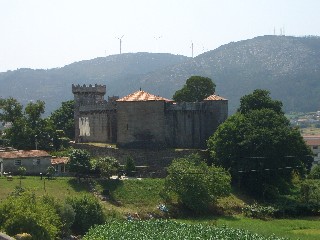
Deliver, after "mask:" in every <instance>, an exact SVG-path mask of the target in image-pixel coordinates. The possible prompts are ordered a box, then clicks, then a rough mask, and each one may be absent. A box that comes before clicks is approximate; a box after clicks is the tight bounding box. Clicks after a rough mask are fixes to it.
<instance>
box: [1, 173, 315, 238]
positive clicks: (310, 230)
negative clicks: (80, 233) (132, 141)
mask: <svg viewBox="0 0 320 240" xmlns="http://www.w3.org/2000/svg"><path fill="white" fill-rule="evenodd" d="M314 181H318V180H314ZM43 183H44V181H43V180H42V181H41V180H40V177H28V176H27V177H26V178H25V179H23V181H22V187H24V188H28V189H31V190H32V191H33V192H34V193H35V194H36V197H39V196H42V195H48V196H54V197H55V198H56V199H57V201H58V202H60V203H61V204H64V202H65V199H66V198H67V197H68V196H72V197H75V198H78V197H81V196H82V195H83V194H84V193H90V188H89V184H88V182H87V181H82V182H81V183H78V182H77V180H76V179H73V178H65V177H64V178H59V177H57V178H55V179H53V180H46V181H45V186H46V191H45V190H44V186H43ZM93 183H94V188H95V189H96V190H97V191H98V192H99V193H102V192H103V191H104V190H106V189H108V190H109V193H110V195H109V197H108V199H107V200H105V201H102V202H101V204H102V205H103V206H104V211H105V213H106V214H107V216H108V220H109V221H110V220H111V219H112V218H117V219H118V220H120V219H123V218H124V216H125V215H126V214H127V213H128V212H130V213H135V212H138V213H139V215H140V216H141V218H144V219H145V218H148V214H150V213H151V214H152V215H153V216H154V217H156V218H158V217H163V215H161V213H160V210H159V209H158V208H157V207H158V205H159V203H161V201H163V200H162V198H161V192H162V189H163V187H164V179H142V180H124V181H121V180H112V179H111V180H102V179H97V180H95V181H94V182H93ZM300 183H303V181H299V182H297V183H296V184H298V185H297V187H298V189H297V191H295V192H293V193H292V194H296V198H297V199H298V198H300V197H299V196H300V187H299V184H300ZM16 185H19V179H18V178H15V177H14V179H13V181H7V180H6V179H5V178H3V177H2V178H0V186H1V188H0V204H1V202H3V201H5V198H7V197H8V195H9V193H11V192H12V191H13V190H14V188H15V186H16ZM57 189H59V191H57ZM292 197H294V195H292V196H291V198H292ZM241 199H245V203H247V204H248V205H252V202H253V200H252V199H251V198H248V197H247V196H243V195H241V194H239V193H238V192H237V191H235V190H233V194H232V195H231V196H229V197H226V198H221V199H218V202H217V206H220V208H221V210H220V214H221V215H216V214H215V215H212V214H210V213H209V212H208V214H204V215H202V216H198V217H194V216H193V215H181V214H180V215H179V214H178V213H179V212H175V210H174V209H173V208H172V207H170V206H168V208H169V213H168V214H169V216H175V217H176V220H177V221H179V222H181V221H182V222H187V223H190V224H202V225H203V227H205V226H206V225H210V226H212V225H214V226H217V227H223V226H227V227H228V228H237V229H246V230H248V231H250V232H252V233H258V234H262V235H264V236H271V235H272V234H276V236H281V237H288V238H290V239H300V240H317V239H319V236H320V225H319V220H320V219H319V217H312V218H310V217H309V218H306V217H301V216H305V209H303V208H300V207H299V206H298V208H297V209H295V210H299V209H300V211H302V212H301V214H299V215H291V216H295V218H294V219H292V218H290V219H287V218H286V216H287V215H283V214H281V215H277V214H276V215H275V217H279V216H280V217H281V219H275V218H272V219H271V218H267V219H268V220H267V221H266V220H260V219H256V218H252V217H250V218H248V217H244V216H242V215H241V212H242V210H241V209H242V208H243V207H244V206H245V205H244V202H243V200H241ZM259 205H261V204H259ZM286 205H288V203H285V202H284V207H286ZM262 206H267V205H262ZM301 206H302V205H301ZM284 207H281V208H282V209H284ZM289 207H290V208H291V207H292V205H291V206H287V209H288V208H289ZM293 210H294V209H292V208H291V211H293ZM56 212H57V211H56ZM177 214H178V215H177ZM58 215H59V214H58ZM71 216H72V215H71ZM186 216H187V218H185V217H186ZM109 221H108V222H109ZM69 222H70V221H69ZM124 224H125V222H124ZM61 231H62V230H61Z"/></svg>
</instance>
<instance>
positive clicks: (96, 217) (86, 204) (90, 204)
mask: <svg viewBox="0 0 320 240" xmlns="http://www.w3.org/2000/svg"><path fill="white" fill-rule="evenodd" d="M67 203H68V204H70V205H71V206H72V208H73V209H74V211H75V219H74V222H73V224H72V226H71V229H72V231H73V232H74V233H77V234H84V233H85V232H87V231H88V230H89V228H90V227H91V226H93V225H95V224H102V223H104V221H105V216H104V213H103V210H102V206H101V204H100V203H99V201H98V200H97V199H96V198H94V197H92V196H90V195H82V196H81V197H73V198H68V199H67Z"/></svg>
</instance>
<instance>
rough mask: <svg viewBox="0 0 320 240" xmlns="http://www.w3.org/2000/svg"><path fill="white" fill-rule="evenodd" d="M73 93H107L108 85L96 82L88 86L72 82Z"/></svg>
mask: <svg viewBox="0 0 320 240" xmlns="http://www.w3.org/2000/svg"><path fill="white" fill-rule="evenodd" d="M72 93H73V94H77V93H78V94H79V93H99V94H105V93H106V85H98V84H95V85H94V86H93V85H91V84H89V85H88V86H86V85H85V84H83V86H81V85H79V84H78V85H74V84H72Z"/></svg>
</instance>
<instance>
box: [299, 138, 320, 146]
mask: <svg viewBox="0 0 320 240" xmlns="http://www.w3.org/2000/svg"><path fill="white" fill-rule="evenodd" d="M303 139H304V140H305V141H306V143H307V145H308V146H320V137H303Z"/></svg>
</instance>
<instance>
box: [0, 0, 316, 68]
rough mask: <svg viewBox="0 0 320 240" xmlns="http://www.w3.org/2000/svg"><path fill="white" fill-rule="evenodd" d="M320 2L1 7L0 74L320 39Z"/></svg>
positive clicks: (4, 0)
mask: <svg viewBox="0 0 320 240" xmlns="http://www.w3.org/2000/svg"><path fill="white" fill-rule="evenodd" d="M319 11H320V0H219V1H218V0H87V1H85V0H0V72H3V71H6V70H15V69H17V68H24V67H29V68H45V69H46V68H54V67H62V66H64V65H66V64H70V63H72V62H75V61H81V60H86V59H92V58H96V57H102V56H106V55H112V54H118V53H119V51H120V46H119V45H120V44H119V39H118V38H120V37H121V36H123V38H122V52H123V53H129V52H130V53H134V52H161V53H173V54H182V55H186V56H190V57H191V54H192V51H191V43H192V42H193V44H194V56H196V55H199V54H201V53H203V52H205V51H208V50H213V49H215V48H217V47H219V46H221V45H223V44H227V43H229V42H231V41H239V40H244V39H249V38H253V37H256V36H261V35H270V34H274V29H275V30H276V34H280V29H281V28H284V31H285V34H286V35H293V36H302V35H318V36H320V13H319Z"/></svg>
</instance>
